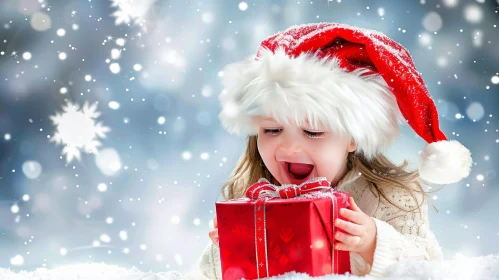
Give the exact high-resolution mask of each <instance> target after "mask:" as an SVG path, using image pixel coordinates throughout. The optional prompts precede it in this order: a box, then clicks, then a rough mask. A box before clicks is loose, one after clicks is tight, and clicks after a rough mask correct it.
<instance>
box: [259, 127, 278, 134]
mask: <svg viewBox="0 0 499 280" xmlns="http://www.w3.org/2000/svg"><path fill="white" fill-rule="evenodd" d="M281 131H282V128H276V129H264V130H263V133H265V134H270V135H277V134H279V133H280V132H281Z"/></svg>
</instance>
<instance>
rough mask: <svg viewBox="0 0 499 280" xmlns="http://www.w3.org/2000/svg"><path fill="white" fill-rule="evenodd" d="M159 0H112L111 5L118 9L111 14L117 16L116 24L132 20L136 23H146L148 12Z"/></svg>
mask: <svg viewBox="0 0 499 280" xmlns="http://www.w3.org/2000/svg"><path fill="white" fill-rule="evenodd" d="M156 1H157V0H111V2H112V4H111V7H117V10H116V11H115V12H114V13H112V14H111V15H112V16H113V17H115V18H116V20H115V22H114V24H115V25H120V24H123V23H124V24H129V23H130V22H131V21H132V20H133V21H134V24H135V25H139V24H140V23H144V22H145V19H146V16H147V13H148V12H149V10H150V9H151V7H152V6H153V5H154V3H155V2H156Z"/></svg>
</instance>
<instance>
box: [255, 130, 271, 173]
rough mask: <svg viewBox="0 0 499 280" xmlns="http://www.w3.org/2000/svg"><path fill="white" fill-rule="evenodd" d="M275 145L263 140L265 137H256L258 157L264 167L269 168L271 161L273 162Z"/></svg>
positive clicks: (268, 140)
mask: <svg viewBox="0 0 499 280" xmlns="http://www.w3.org/2000/svg"><path fill="white" fill-rule="evenodd" d="M274 146H275V145H274V144H273V143H272V141H270V139H265V136H263V137H262V136H260V135H259V136H258V141H257V147H258V152H259V153H260V157H261V158H262V160H263V163H265V165H266V166H269V165H271V164H272V161H274V155H275V147H274Z"/></svg>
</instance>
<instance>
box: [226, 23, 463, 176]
mask: <svg viewBox="0 0 499 280" xmlns="http://www.w3.org/2000/svg"><path fill="white" fill-rule="evenodd" d="M223 82H224V90H223V91H222V93H221V94H220V101H221V104H222V112H221V113H220V116H219V117H220V120H221V122H222V125H223V126H224V128H225V129H226V130H227V131H229V132H231V133H233V134H237V135H255V134H257V133H258V127H257V126H256V125H255V124H254V122H253V118H252V116H256V115H264V116H272V117H274V118H275V119H276V120H277V121H278V122H285V123H287V121H288V119H291V120H293V119H294V120H295V121H296V122H297V123H298V124H301V122H302V121H303V120H304V119H305V118H307V119H308V120H309V122H311V123H312V124H313V125H317V124H318V122H320V123H321V124H323V125H326V126H327V127H329V128H330V129H331V130H332V131H333V132H335V133H339V134H340V135H342V136H343V135H348V136H349V137H351V139H353V140H354V141H355V142H356V144H357V152H360V153H362V154H363V155H364V156H365V157H366V158H368V159H371V158H373V157H374V156H376V155H377V154H378V153H380V152H381V151H382V150H383V149H384V148H386V147H387V146H388V145H389V144H390V143H391V142H392V141H393V140H394V139H395V138H396V137H397V136H398V135H399V133H400V128H399V123H402V122H404V121H407V123H408V124H409V125H410V126H411V128H412V129H413V130H414V131H415V132H416V133H417V134H418V135H419V136H420V137H421V138H423V139H424V140H425V141H426V142H427V143H428V145H427V146H426V147H425V148H424V149H423V151H422V152H421V153H420V156H419V173H420V175H421V178H422V179H423V180H425V181H427V182H431V183H436V184H450V183H455V182H457V181H459V180H461V179H462V178H465V177H467V176H468V175H469V173H470V167H471V163H472V160H471V153H470V151H469V150H468V149H466V148H465V147H464V146H463V145H462V144H460V143H459V142H457V141H455V140H451V141H448V140H447V138H446V136H445V135H444V134H443V133H442V131H440V129H439V123H438V113H437V109H436V107H435V104H434V102H433V100H432V99H431V97H430V95H429V93H428V90H427V88H426V86H425V84H424V82H423V79H422V78H421V76H420V75H419V73H418V72H417V71H416V68H415V66H414V63H413V61H412V59H411V56H410V54H409V52H408V51H407V50H406V49H405V48H404V47H402V46H401V45H400V44H398V43H396V42H395V41H393V40H391V39H390V38H388V37H387V36H385V35H384V34H382V33H380V32H377V31H373V30H367V29H362V28H356V27H352V26H349V25H345V24H337V23H319V24H308V25H301V26H293V27H291V28H289V29H287V30H285V31H282V32H279V33H277V34H274V35H273V36H271V37H269V38H267V39H265V40H264V41H263V42H262V43H261V45H260V48H259V50H258V52H257V54H256V57H255V56H252V57H250V58H248V59H246V60H244V61H241V62H237V63H234V64H230V65H228V66H227V67H226V68H225V70H224V78H223Z"/></svg>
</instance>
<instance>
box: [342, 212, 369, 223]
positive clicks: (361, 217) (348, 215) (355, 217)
mask: <svg viewBox="0 0 499 280" xmlns="http://www.w3.org/2000/svg"><path fill="white" fill-rule="evenodd" d="M340 215H341V216H342V217H343V218H345V219H347V220H350V221H352V222H354V223H356V224H358V225H362V224H364V223H365V222H366V219H365V218H366V217H365V216H366V215H365V214H364V213H363V212H357V211H353V210H350V209H346V208H341V209H340Z"/></svg>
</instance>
